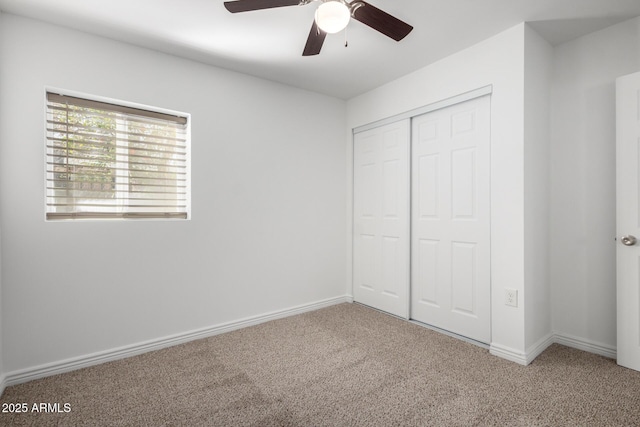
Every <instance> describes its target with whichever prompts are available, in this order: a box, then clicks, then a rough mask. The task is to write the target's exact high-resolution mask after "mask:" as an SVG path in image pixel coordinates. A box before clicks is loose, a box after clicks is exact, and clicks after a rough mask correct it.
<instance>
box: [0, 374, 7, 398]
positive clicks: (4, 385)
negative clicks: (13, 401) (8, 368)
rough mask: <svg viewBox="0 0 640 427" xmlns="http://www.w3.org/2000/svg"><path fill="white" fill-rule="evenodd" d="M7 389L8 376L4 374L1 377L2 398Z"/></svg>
mask: <svg viewBox="0 0 640 427" xmlns="http://www.w3.org/2000/svg"><path fill="white" fill-rule="evenodd" d="M5 388H7V376H6V375H4V374H3V375H0V397H2V393H4V389H5Z"/></svg>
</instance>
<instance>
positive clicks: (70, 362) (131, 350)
mask: <svg viewBox="0 0 640 427" xmlns="http://www.w3.org/2000/svg"><path fill="white" fill-rule="evenodd" d="M351 301H352V299H350V298H349V297H348V296H341V297H336V298H329V299H326V300H322V301H317V302H314V303H311V304H303V305H299V306H296V307H292V308H288V309H284V310H278V311H274V312H271V313H266V314H261V315H258V316H252V317H247V318H244V319H240V320H235V321H232V322H227V323H223V324H220V325H216V326H211V327H207V328H202V329H196V330H192V331H188V332H184V333H181V334H176V335H171V336H167V337H164V338H159V339H155V340H150V341H145V342H141V343H137V344H132V345H128V346H124V347H120V348H115V349H111V350H107V351H101V352H98V353H93V354H88V355H85V356H80V357H74V358H71V359H66V360H61V361H58V362H53V363H48V364H45V365H40V366H36V367H33V368H27V369H21V370H19V371H14V372H9V373H8V374H6V376H3V377H2V378H1V379H2V383H0V385H1V386H2V388H1V389H0V390H4V387H6V386H11V385H15V384H20V383H24V382H27V381H32V380H36V379H40V378H44V377H48V376H51V375H57V374H62V373H64V372H70V371H75V370H76V369H82V368H86V367H89V366H93V365H98V364H100V363H105V362H111V361H113V360H118V359H123V358H125V357H131V356H135V355H138V354H142V353H147V352H149V351H155V350H160V349H163V348H166V347H171V346H174V345H178V344H183V343H186V342H189V341H194V340H197V339H201V338H207V337H211V336H214V335H218V334H222V333H225V332H231V331H234V330H237V329H241V328H246V327H248V326H254V325H258V324H260V323H264V322H268V321H270V320H276V319H281V318H284V317H289V316H294V315H296V314H302V313H306V312H309V311H314V310H318V309H321V308H325V307H329V306H332V305H336V304H341V303H344V302H351ZM0 394H1V393H0Z"/></svg>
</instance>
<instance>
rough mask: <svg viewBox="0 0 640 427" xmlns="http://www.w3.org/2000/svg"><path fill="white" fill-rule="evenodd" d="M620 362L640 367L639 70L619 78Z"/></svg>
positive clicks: (618, 253) (617, 173)
mask: <svg viewBox="0 0 640 427" xmlns="http://www.w3.org/2000/svg"><path fill="white" fill-rule="evenodd" d="M616 130H617V137H616V141H617V142H616V198H617V202H616V211H617V213H616V229H617V236H618V237H617V256H616V258H617V282H618V283H617V294H618V295H617V300H618V302H617V318H618V322H617V323H618V348H617V353H618V364H619V365H622V366H626V367H627V368H631V369H635V370H640V289H639V288H640V245H638V243H635V238H640V175H639V174H638V170H640V149H639V147H640V73H636V74H632V75H629V76H625V77H621V78H619V79H618V80H617V82H616Z"/></svg>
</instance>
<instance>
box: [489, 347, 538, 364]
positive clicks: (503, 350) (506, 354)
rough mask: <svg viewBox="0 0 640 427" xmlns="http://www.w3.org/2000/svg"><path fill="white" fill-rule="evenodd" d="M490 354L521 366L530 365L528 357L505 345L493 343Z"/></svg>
mask: <svg viewBox="0 0 640 427" xmlns="http://www.w3.org/2000/svg"><path fill="white" fill-rule="evenodd" d="M489 353H491V354H493V355H494V356H498V357H501V358H503V359H507V360H510V361H512V362H515V363H517V364H519V365H523V366H526V365H528V364H529V363H528V362H527V355H526V354H525V353H522V352H520V351H518V350H516V349H514V348H510V347H507V346H504V345H500V344H495V343H491V345H490V346H489Z"/></svg>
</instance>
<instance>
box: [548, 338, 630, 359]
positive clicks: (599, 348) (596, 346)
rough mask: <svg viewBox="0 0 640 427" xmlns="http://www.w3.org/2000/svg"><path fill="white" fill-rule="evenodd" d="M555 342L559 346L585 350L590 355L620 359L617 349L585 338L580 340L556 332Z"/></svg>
mask: <svg viewBox="0 0 640 427" xmlns="http://www.w3.org/2000/svg"><path fill="white" fill-rule="evenodd" d="M554 342H556V343H558V344H562V345H566V346H567V347H571V348H576V349H578V350H583V351H587V352H589V353H594V354H598V355H600V356H604V357H608V358H609V359H616V358H617V357H618V352H617V349H616V347H612V346H610V345H606V344H602V343H598V342H594V341H590V340H586V339H584V338H579V337H576V336H572V335H568V334H561V333H558V332H556V333H555V334H554Z"/></svg>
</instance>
